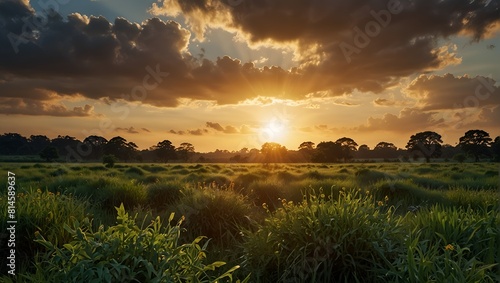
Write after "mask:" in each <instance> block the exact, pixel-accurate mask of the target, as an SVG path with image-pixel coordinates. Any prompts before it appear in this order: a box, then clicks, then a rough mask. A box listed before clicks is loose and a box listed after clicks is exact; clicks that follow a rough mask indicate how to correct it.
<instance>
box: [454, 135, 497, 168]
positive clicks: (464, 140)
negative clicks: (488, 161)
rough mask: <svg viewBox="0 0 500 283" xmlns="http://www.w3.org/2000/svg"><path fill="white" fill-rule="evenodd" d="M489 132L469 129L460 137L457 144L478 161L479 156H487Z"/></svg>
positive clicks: (488, 153)
mask: <svg viewBox="0 0 500 283" xmlns="http://www.w3.org/2000/svg"><path fill="white" fill-rule="evenodd" d="M490 143H491V138H490V134H488V133H487V132H485V131H483V130H469V131H467V132H466V133H465V135H464V136H463V137H461V138H460V140H459V143H458V145H459V146H460V148H461V149H462V150H463V151H464V152H465V153H466V154H468V155H472V156H474V158H475V160H476V162H479V157H480V156H483V155H484V156H489V155H490V151H489V145H490Z"/></svg>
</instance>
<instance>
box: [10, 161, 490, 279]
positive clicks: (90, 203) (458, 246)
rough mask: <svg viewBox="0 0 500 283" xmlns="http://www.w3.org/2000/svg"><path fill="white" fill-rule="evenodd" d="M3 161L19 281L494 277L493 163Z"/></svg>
mask: <svg viewBox="0 0 500 283" xmlns="http://www.w3.org/2000/svg"><path fill="white" fill-rule="evenodd" d="M0 167H1V169H2V170H1V171H2V172H5V173H6V172H7V171H10V172H14V173H15V174H16V175H15V176H16V184H15V187H16V219H17V224H16V255H17V257H16V274H17V282H81V281H84V280H85V281H86V280H89V282H103V281H104V282H361V281H363V282H500V265H499V263H500V179H499V175H500V168H499V165H498V163H496V164H495V163H464V164H458V163H430V164H426V163H367V164H359V163H356V164H355V163H352V164H350V163H346V164H266V165H265V164H144V163H143V164H117V165H115V166H114V167H112V168H108V167H105V166H103V165H102V164H97V163H93V164H50V163H0ZM4 175H5V180H6V181H7V174H4ZM1 190H2V193H1V194H0V211H2V214H1V217H0V228H1V229H0V231H1V232H0V243H1V245H0V256H1V258H2V262H4V259H5V258H6V257H7V256H8V253H9V248H7V244H6V243H7V238H8V234H7V232H5V231H7V230H6V229H7V227H8V226H7V220H8V219H7V213H6V212H7V210H8V201H7V196H8V194H7V187H2V189H1ZM7 270H8V269H7V267H6V265H5V264H2V266H1V267H0V272H1V273H0V274H1V275H2V276H3V277H0V281H2V282H14V281H15V279H14V278H13V277H12V276H9V275H6V274H7Z"/></svg>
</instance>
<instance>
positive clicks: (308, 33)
mask: <svg viewBox="0 0 500 283" xmlns="http://www.w3.org/2000/svg"><path fill="white" fill-rule="evenodd" d="M237 2H238V3H239V4H238V5H235V4H236V2H234V1H198V0H197V1H193V0H186V1H180V0H164V1H162V2H160V3H155V4H154V5H153V6H152V9H151V12H153V13H154V14H156V15H180V14H182V16H183V17H184V20H185V21H186V23H187V24H188V26H187V28H189V29H190V30H188V29H187V28H184V27H182V26H181V25H180V24H179V23H177V22H175V21H163V20H160V19H159V18H151V19H148V20H146V21H144V22H142V23H133V22H130V21H128V20H127V19H124V18H117V19H115V20H114V21H109V20H108V19H106V18H104V17H94V16H90V17H89V16H86V15H81V14H78V13H74V14H70V15H68V16H67V17H63V16H61V15H59V14H57V13H48V14H47V15H46V17H38V16H36V15H35V11H34V10H33V9H32V7H31V6H30V5H29V3H28V1H21V0H7V1H1V2H0V62H1V64H0V98H2V99H7V100H12V99H21V100H25V99H32V100H33V101H36V102H34V103H37V104H39V105H55V106H56V107H64V105H63V104H62V101H61V100H58V101H55V100H54V98H53V97H51V96H44V93H47V92H48V93H56V94H57V95H59V96H62V97H66V98H67V99H71V98H73V97H76V96H79V97H84V98H88V99H100V100H102V101H108V102H112V101H116V100H119V99H124V100H128V101H139V102H142V103H145V104H150V105H154V106H160V107H176V106H178V105H179V101H180V100H181V99H182V100H184V101H185V100H188V101H189V100H205V101H213V102H215V103H217V104H219V105H223V104H237V103H240V102H243V101H249V100H252V99H254V98H256V97H263V96H273V97H277V98H280V99H288V100H303V99H305V98H307V95H308V94H310V93H317V92H325V93H328V96H329V97H332V96H339V95H342V94H345V93H350V92H352V91H353V90H355V89H357V90H359V91H361V92H375V93H378V92H381V91H383V90H385V89H387V88H389V87H392V86H395V85H396V84H397V83H398V81H399V79H400V78H402V77H406V76H408V75H411V74H415V73H418V72H423V71H430V70H435V69H439V68H442V67H444V66H447V65H450V64H457V63H459V62H460V58H457V56H456V54H455V51H456V50H455V48H456V47H455V46H453V45H444V46H442V45H439V44H438V42H442V41H440V40H439V39H442V38H448V37H450V36H453V35H458V34H461V35H462V34H465V35H468V36H470V38H471V39H473V40H480V39H482V38H484V37H485V36H487V34H488V33H489V32H491V30H492V29H494V28H495V27H498V23H499V18H500V14H499V12H498V11H499V7H500V3H499V2H498V1H491V2H490V3H489V4H488V5H486V2H485V1H473V2H470V1H453V0H446V1H438V0H433V1H397V0H388V1H387V0H383V1H382V0H370V1H365V2H359V1H328V0H313V1H306V0H300V1H285V0H278V1H242V2H241V3H240V1H237ZM231 4H233V5H231ZM215 27H218V28H223V29H226V30H230V31H234V32H237V34H238V36H240V37H242V38H245V39H247V40H248V42H250V44H255V45H258V44H268V45H270V46H274V47H277V48H279V47H280V46H287V47H289V48H290V47H291V48H293V49H294V52H295V60H296V66H295V67H293V68H291V69H283V68H281V67H278V66H263V67H257V66H256V65H255V64H254V63H252V62H242V61H241V60H239V59H237V58H231V57H229V56H223V54H221V57H219V58H217V59H216V60H208V59H206V58H203V57H198V56H193V55H192V54H190V53H189V52H188V45H189V43H190V40H191V37H192V34H191V31H192V32H193V33H195V35H196V36H197V37H198V39H200V40H202V39H203V34H204V33H205V31H206V30H207V29H209V28H215ZM261 64H265V62H264V61H261V62H259V65H261ZM82 107H84V106H82ZM42 108H43V107H42ZM83 110H85V109H83ZM12 111H14V110H9V109H8V108H7V107H3V108H1V109H0V114H1V113H4V114H6V113H9V112H12ZM68 111H71V110H68ZM63 112H64V111H63ZM46 113H50V111H46ZM224 130H226V128H224ZM230 130H232V129H228V131H230ZM240 130H241V129H240Z"/></svg>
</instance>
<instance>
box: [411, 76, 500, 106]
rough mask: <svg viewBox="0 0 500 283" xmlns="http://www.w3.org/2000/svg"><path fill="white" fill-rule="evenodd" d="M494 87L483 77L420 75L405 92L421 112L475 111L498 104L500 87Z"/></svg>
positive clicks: (493, 84)
mask: <svg viewBox="0 0 500 283" xmlns="http://www.w3.org/2000/svg"><path fill="white" fill-rule="evenodd" d="M495 84H496V82H495V80H493V79H491V78H487V77H483V76H476V77H469V76H467V75H464V76H460V77H457V76H454V75H452V74H445V75H443V76H438V75H431V76H427V75H421V76H419V77H418V78H416V79H415V80H413V81H412V82H411V84H410V85H409V86H408V88H407V92H408V94H409V96H410V97H412V98H415V99H417V101H418V104H419V106H420V108H421V109H423V110H446V109H460V108H479V107H484V106H488V105H489V106H491V105H500V87H498V86H496V85H495Z"/></svg>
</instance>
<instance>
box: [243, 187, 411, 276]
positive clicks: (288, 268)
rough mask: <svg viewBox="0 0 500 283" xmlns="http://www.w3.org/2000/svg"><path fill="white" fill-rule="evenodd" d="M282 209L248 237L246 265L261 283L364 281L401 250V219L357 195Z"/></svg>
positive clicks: (308, 201) (321, 197)
mask: <svg viewBox="0 0 500 283" xmlns="http://www.w3.org/2000/svg"><path fill="white" fill-rule="evenodd" d="M283 206H284V207H283V208H280V209H278V210H277V211H276V212H275V213H274V214H273V215H270V216H269V217H268V218H267V219H266V220H265V222H264V224H263V225H261V226H260V227H259V229H258V230H257V231H256V232H254V233H252V232H247V233H246V234H247V235H246V237H247V239H246V241H245V243H244V247H245V261H244V266H245V268H247V269H248V270H249V271H251V273H252V274H253V275H254V276H255V277H256V278H259V279H260V280H262V282H341V281H342V282H351V281H354V280H357V281H361V280H363V281H364V280H365V279H366V278H375V277H376V275H377V272H378V269H379V268H380V266H381V265H382V266H384V267H386V265H387V264H388V263H389V262H390V261H392V260H394V259H395V258H396V257H397V255H398V254H399V253H400V251H401V249H402V245H400V243H401V242H402V240H401V239H402V237H403V234H404V229H403V228H404V226H403V225H402V223H401V222H400V221H399V218H398V217H395V216H394V215H393V214H392V211H391V210H389V211H388V212H386V213H382V212H381V211H380V209H379V207H378V206H376V205H375V204H374V200H373V199H371V197H370V196H365V197H361V196H360V195H359V194H358V192H357V191H354V190H349V191H347V192H342V193H341V194H340V196H339V198H338V199H337V200H334V199H332V198H327V197H326V196H324V195H319V196H316V195H311V196H310V197H309V199H305V200H304V201H303V202H302V203H299V204H293V203H291V202H289V203H287V202H286V201H283ZM382 273H383V272H382ZM256 281H257V280H256Z"/></svg>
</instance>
